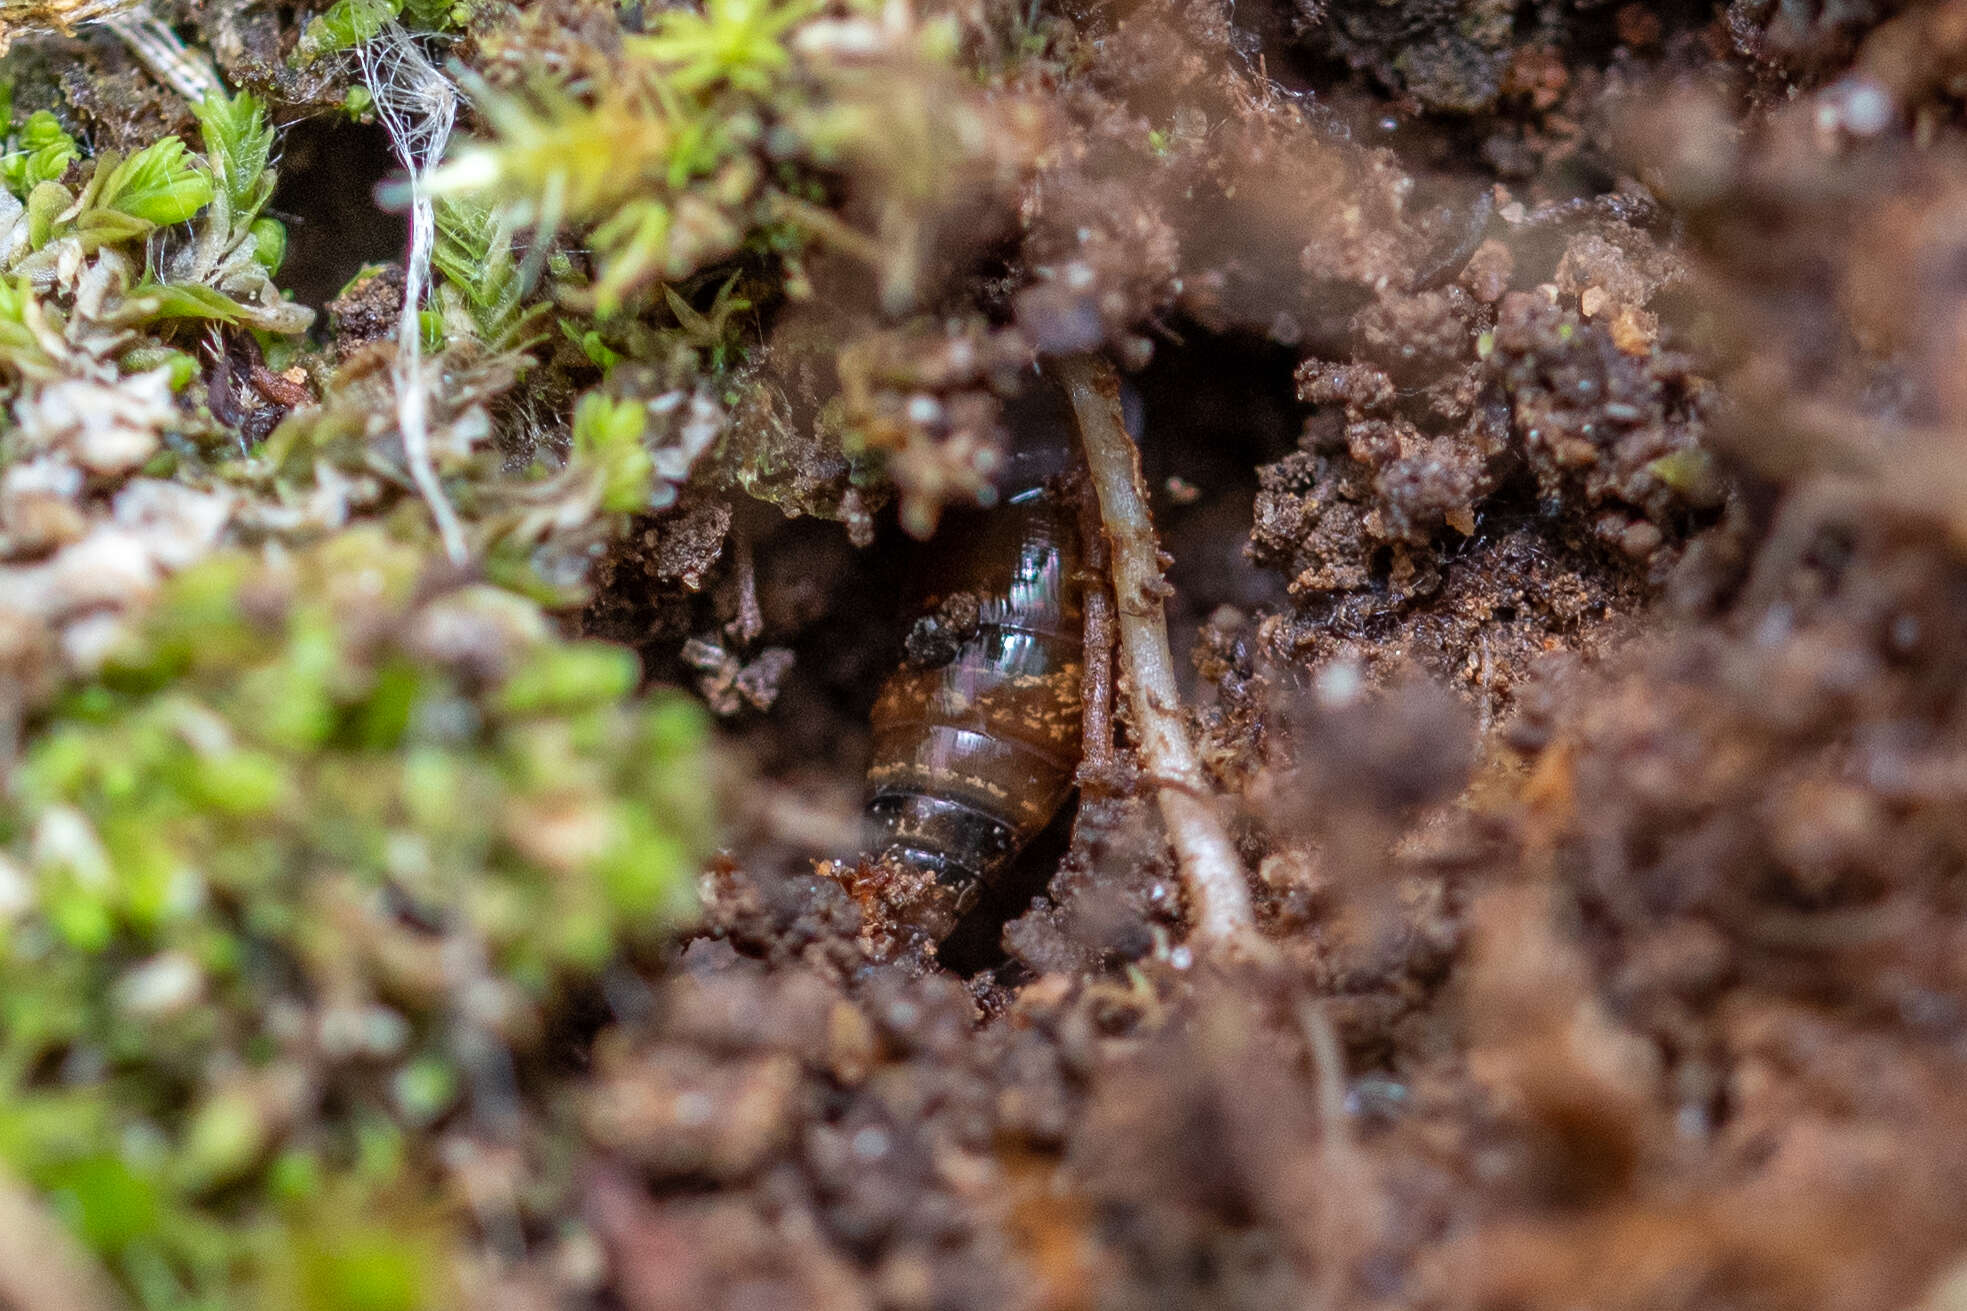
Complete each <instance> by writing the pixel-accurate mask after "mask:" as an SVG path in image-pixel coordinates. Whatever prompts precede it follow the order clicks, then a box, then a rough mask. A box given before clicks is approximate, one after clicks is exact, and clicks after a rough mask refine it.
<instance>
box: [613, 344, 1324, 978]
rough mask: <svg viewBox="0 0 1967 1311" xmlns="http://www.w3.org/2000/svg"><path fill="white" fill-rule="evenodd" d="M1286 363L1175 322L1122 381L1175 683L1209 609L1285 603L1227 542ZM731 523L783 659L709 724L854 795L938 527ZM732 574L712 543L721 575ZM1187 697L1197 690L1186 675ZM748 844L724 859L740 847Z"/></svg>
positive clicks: (1061, 829) (1016, 891) (754, 514)
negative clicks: (871, 538)
mask: <svg viewBox="0 0 1967 1311" xmlns="http://www.w3.org/2000/svg"><path fill="white" fill-rule="evenodd" d="M1177 335H1178V336H1179V339H1176V338H1177ZM1296 363H1297V355H1296V353H1295V352H1293V351H1292V350H1290V349H1289V348H1286V347H1282V346H1279V345H1276V344H1275V343H1272V342H1269V341H1267V340H1265V339H1263V338H1261V337H1246V336H1234V337H1218V336H1213V335H1210V334H1208V333H1206V332H1204V331H1203V330H1201V329H1200V328H1198V327H1196V326H1195V325H1193V324H1186V323H1185V324H1182V325H1179V327H1177V328H1176V329H1175V330H1174V331H1173V332H1171V333H1170V335H1169V338H1168V339H1167V340H1164V341H1162V342H1161V343H1159V345H1158V348H1157V351H1156V353H1155V357H1154V359H1153V360H1152V362H1151V363H1150V364H1149V365H1148V366H1147V367H1146V368H1145V369H1143V370H1141V371H1140V372H1139V373H1137V374H1134V375H1132V376H1130V377H1128V379H1127V385H1128V388H1129V393H1130V395H1129V409H1130V411H1131V412H1132V414H1133V415H1134V416H1137V417H1138V421H1139V425H1140V439H1141V448H1142V453H1143V466H1144V468H1143V471H1144V473H1145V476H1146V478H1147V482H1148V487H1149V493H1150V498H1151V505H1152V510H1153V513H1154V518H1155V523H1156V526H1157V529H1158V530H1159V533H1160V536H1161V541H1162V545H1163V547H1164V549H1165V550H1166V551H1167V552H1168V553H1169V554H1170V555H1171V556H1172V557H1173V560H1174V563H1173V565H1172V566H1171V568H1170V570H1169V578H1170V580H1171V582H1172V583H1173V585H1174V587H1175V589H1176V594H1175V597H1174V598H1173V600H1172V601H1171V603H1170V608H1169V636H1170V640H1171V643H1172V645H1173V647H1174V651H1175V656H1176V663H1177V668H1178V671H1179V672H1180V673H1181V674H1182V675H1183V676H1184V677H1189V676H1190V662H1189V653H1190V651H1191V649H1192V648H1193V645H1194V642H1195V637H1196V630H1197V628H1198V627H1199V626H1200V625H1201V624H1203V623H1204V622H1206V621H1207V619H1208V618H1209V617H1210V615H1211V614H1212V613H1213V612H1215V611H1216V610H1217V609H1218V608H1219V607H1222V606H1225V605H1229V606H1235V607H1237V608H1238V609H1240V610H1242V611H1243V612H1244V613H1246V614H1253V613H1256V612H1259V611H1261V610H1264V609H1274V608H1277V607H1279V606H1281V605H1283V604H1285V603H1286V601H1287V598H1286V596H1285V592H1284V586H1283V580H1282V579H1281V578H1280V577H1279V576H1278V575H1277V573H1276V572H1275V571H1273V570H1270V569H1266V568H1262V567H1259V566H1257V565H1255V564H1252V563H1251V562H1250V561H1249V560H1248V559H1247V558H1246V557H1245V555H1244V546H1245V544H1246V542H1247V541H1248V538H1249V532H1250V522H1251V506H1252V501H1253V499H1254V497H1255V495H1256V491H1257V469H1258V467H1259V466H1260V465H1263V464H1265V463H1268V462H1270V461H1273V460H1275V459H1278V458H1279V457H1281V456H1283V455H1284V454H1286V453H1288V452H1289V451H1291V450H1293V449H1294V448H1295V446H1296V442H1297V438H1298V435H1299V433H1300V431H1301V429H1302V426H1303V421H1304V415H1305V413H1306V409H1305V407H1304V406H1303V405H1302V404H1301V403H1300V402H1299V401H1298V400H1297V397H1296V388H1295V384H1294V382H1293V377H1292V374H1293V370H1294V367H1295V365H1296ZM1034 386H1036V384H1034ZM1068 414H1069V411H1067V410H1066V408H1065V407H1064V406H1063V404H1058V405H1053V404H1050V403H1048V402H1046V401H1045V400H1044V399H1042V398H1037V399H1034V400H1032V401H1028V402H1024V403H1020V404H1018V405H1015V406H1014V407H1013V410H1012V421H1013V423H1014V424H1019V423H1023V424H1032V423H1037V424H1041V425H1043V424H1055V423H1063V422H1067V421H1068ZM1034 416H1036V417H1034ZM1071 440H1074V441H1076V437H1075V438H1071ZM965 518H966V516H965V515H964V514H963V513H961V512H952V513H951V515H950V516H949V517H948V518H947V519H946V520H945V529H944V532H945V534H960V533H961V532H963V531H964V523H965ZM738 520H739V523H740V525H741V527H740V531H741V532H743V533H745V534H747V535H748V536H749V539H750V544H751V545H750V549H751V552H752V556H753V559H754V561H755V568H756V586H757V591H758V595H759V600H760V602H761V606H762V609H763V612H764V617H765V619H766V626H767V631H766V633H765V634H764V635H763V636H762V637H761V638H760V639H759V641H758V643H756V644H755V645H754V647H753V648H751V650H752V652H753V653H755V650H756V649H757V648H758V647H762V646H764V645H769V644H774V643H776V644H780V645H784V646H787V647H790V648H791V650H792V651H793V653H794V656H795V662H794V665H793V668H792V670H791V672H790V674H789V675H788V676H787V678H786V679H785V680H784V682H783V684H782V686H781V691H780V695H779V698H778V700H777V702H776V703H775V704H774V705H773V706H772V708H771V709H770V710H769V711H767V712H765V713H762V714H759V713H755V712H752V711H749V710H747V711H745V712H743V713H741V714H740V715H739V716H737V717H736V718H734V719H732V720H729V721H726V724H725V727H726V730H727V732H728V733H729V735H730V736H731V738H732V739H733V740H734V741H738V742H742V744H743V749H744V752H745V754H746V755H747V756H748V757H749V758H750V760H751V762H752V763H753V765H754V766H755V767H756V768H758V769H759V770H760V771H761V772H762V773H763V774H764V775H765V776H766V777H769V778H771V779H773V780H775V782H776V783H777V784H778V785H781V786H789V787H792V788H793V789H795V790H798V791H803V792H807V793H809V794H812V793H815V792H816V791H819V790H826V789H823V788H820V787H818V784H819V783H820V781H821V780H830V782H831V785H832V787H833V788H834V789H838V790H839V791H856V792H857V791H858V788H859V780H860V777H861V775H862V773H863V772H864V771H865V769H866V765H867V751H868V735H867V716H868V712H869V710H870V708H871V706H872V704H873V701H874V698H875V695H876V693H877V692H878V691H879V689H880V686H881V684H882V682H883V680H885V679H886V677H887V676H888V674H889V673H890V672H891V671H892V670H893V668H894V667H895V664H896V663H897V662H898V661H899V660H900V658H901V650H902V640H903V637H904V635H905V633H906V631H907V627H908V622H909V620H910V619H911V618H912V615H911V613H910V602H909V599H908V598H909V597H911V596H912V595H914V594H915V592H916V589H917V586H918V583H917V580H919V579H920V578H921V577H922V576H923V574H924V572H925V571H928V572H931V573H933V571H934V570H935V569H936V568H937V560H938V557H939V554H941V553H946V552H947V551H948V550H949V549H950V546H949V540H950V539H949V537H948V536H939V537H936V538H931V539H930V540H929V541H927V542H916V541H913V540H912V539H910V538H908V537H907V536H906V535H905V534H904V533H902V531H901V530H900V528H899V526H898V525H897V524H896V523H895V521H894V516H893V513H892V512H890V513H889V514H887V515H885V516H883V519H882V522H881V523H880V525H879V530H878V533H877V539H876V541H875V543H874V544H873V545H872V546H871V547H869V548H868V549H866V550H863V551H856V550H854V549H852V548H851V547H850V546H849V545H848V544H847V542H846V534H845V531H844V530H843V529H842V528H840V527H839V526H838V525H835V524H829V523H823V522H821V521H818V520H813V519H802V520H795V521H786V520H783V519H781V518H780V517H779V516H778V515H777V514H775V513H772V512H770V511H769V510H767V509H766V508H765V507H763V506H761V505H752V506H741V507H740V513H739V515H738ZM972 522H973V521H972ZM731 569H732V566H731V562H730V557H729V556H728V555H727V557H726V560H725V562H724V564H723V565H721V566H720V573H722V574H726V575H728V574H729V573H730V572H731ZM728 585H729V584H728V583H720V582H713V583H711V584H709V585H708V586H707V587H706V589H705V594H704V596H703V597H702V605H701V607H700V608H701V613H700V614H699V615H698V617H697V619H696V621H695V622H696V624H697V625H698V627H699V629H700V630H702V631H704V632H711V633H714V632H715V631H716V627H715V626H716V623H717V622H718V620H719V619H720V618H721V615H718V614H713V611H716V610H717V609H718V607H717V606H716V605H715V604H714V602H713V597H712V594H714V593H716V592H718V590H719V588H720V587H728ZM645 657H647V658H648V659H649V663H650V664H651V667H652V669H653V670H654V671H656V672H657V673H658V676H664V675H671V676H676V677H678V680H679V681H683V682H685V683H687V682H689V681H690V676H689V675H688V674H687V672H685V671H684V670H682V669H681V668H676V669H671V668H669V667H668V665H669V664H670V663H671V662H667V661H665V660H664V659H663V658H662V657H661V655H660V654H658V652H656V651H655V650H650V651H646V652H645ZM1187 691H1188V694H1189V695H1197V694H1198V690H1197V689H1195V688H1193V687H1190V688H1188V689H1187ZM1201 694H1203V695H1206V694H1207V689H1201ZM836 794H837V793H836ZM1072 811H1073V808H1072V806H1071V805H1070V804H1069V805H1068V806H1067V807H1065V809H1064V810H1063V812H1062V813H1061V814H1060V815H1059V816H1058V817H1057V818H1056V819H1055V821H1054V823H1053V824H1052V825H1051V826H1050V827H1049V828H1048V829H1047V830H1046V831H1045V833H1044V834H1043V835H1042V836H1041V837H1040V838H1038V839H1037V840H1035V841H1034V842H1033V843H1032V844H1031V846H1029V847H1028V848H1027V849H1026V850H1025V852H1024V853H1023V854H1022V855H1021V856H1020V857H1019V859H1018V861H1017V862H1016V863H1015V865H1014V866H1013V867H1012V868H1011V869H1010V870H1008V871H1006V873H1005V875H1004V876H1003V878H1002V879H1001V880H1000V883H999V886H998V888H997V889H996V890H995V891H994V892H993V893H992V894H990V895H989V896H987V897H986V898H985V900H984V902H983V904H981V905H980V906H979V907H978V908H977V910H976V911H975V912H974V913H973V914H972V915H971V916H970V917H968V919H967V920H966V922H965V923H964V924H963V926H961V928H960V929H959V930H958V933H957V936H956V937H954V938H953V939H951V941H950V942H948V943H947V944H945V947H944V950H943V952H942V957H943V960H944V961H945V962H946V963H947V964H948V965H949V966H950V968H951V969H953V970H955V971H957V972H958V973H961V974H964V975H974V974H976V973H979V972H985V971H991V970H997V969H1001V968H1003V967H1005V965H1006V959H1007V958H1006V956H1005V952H1004V950H1003V947H1002V945H1001V941H1000V935H1001V932H1002V928H1003V925H1004V923H1005V922H1006V921H1007V920H1010V919H1013V918H1016V917H1017V916H1019V915H1021V914H1023V913H1024V912H1025V911H1026V910H1027V909H1028V908H1029V907H1030V905H1031V901H1032V899H1033V898H1034V897H1036V896H1038V895H1040V894H1042V893H1043V892H1044V891H1045V888H1046V886H1047V884H1048V883H1049V882H1050V880H1051V877H1052V874H1053V872H1054V871H1055V870H1056V869H1057V866H1058V862H1059V860H1060V858H1061V857H1062V856H1063V855H1064V854H1065V851H1066V849H1067V844H1068V840H1069V837H1070V833H1071V816H1072ZM747 854H748V853H739V855H740V859H741V860H742V859H745V858H746V855H747ZM761 854H762V853H761ZM837 854H841V855H846V854H848V853H844V852H842V853H837Z"/></svg>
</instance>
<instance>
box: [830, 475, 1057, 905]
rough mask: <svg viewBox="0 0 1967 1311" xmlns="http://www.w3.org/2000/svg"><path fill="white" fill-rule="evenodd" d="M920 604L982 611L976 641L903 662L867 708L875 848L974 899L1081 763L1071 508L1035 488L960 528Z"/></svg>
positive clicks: (949, 531) (964, 900)
mask: <svg viewBox="0 0 1967 1311" xmlns="http://www.w3.org/2000/svg"><path fill="white" fill-rule="evenodd" d="M953 534H956V535H967V538H968V540H963V539H962V537H961V536H959V537H958V540H956V541H955V542H954V543H953V544H952V547H951V550H950V553H949V554H948V555H945V556H943V557H941V563H942V564H943V566H944V567H946V568H947V569H948V573H946V574H943V575H942V577H941V580H940V581H941V584H942V585H941V587H940V588H939V589H938V592H937V593H936V594H935V595H931V596H929V597H927V598H926V599H925V603H924V608H925V610H927V609H933V608H934V606H935V605H936V604H937V603H938V602H939V601H940V600H941V598H942V597H944V596H947V595H949V594H950V593H953V592H958V591H963V592H968V593H970V595H971V596H973V597H974V598H975V599H976V601H977V602H978V623H977V629H976V632H975V633H974V634H973V635H970V636H968V637H967V638H965V639H964V640H963V641H962V642H961V644H960V645H959V646H958V647H957V649H956V653H955V657H954V658H953V659H951V660H950V661H949V662H948V663H947V664H943V665H940V666H937V667H934V668H915V667H911V666H907V665H904V666H902V667H901V668H899V669H897V670H896V671H895V673H894V674H893V675H891V676H890V677H889V679H888V681H887V683H886V684H885V685H884V686H883V687H882V689H881V695H880V697H879V698H878V699H877V700H876V701H875V704H874V710H873V714H872V715H871V726H872V728H873V731H874V754H873V760H872V763H871V764H870V765H869V767H868V814H869V817H870V819H871V821H872V823H873V825H874V827H875V830H876V843H877V845H878V846H880V847H881V848H883V849H884V850H888V851H892V852H895V853H897V854H899V855H901V856H902V857H903V858H904V859H907V860H909V861H911V862H913V863H916V864H918V865H920V866H923V867H925V868H928V869H931V870H933V871H934V872H935V873H936V874H937V875H938V877H939V878H940V879H941V881H942V882H943V883H945V884H946V885H947V886H949V887H950V888H951V890H952V891H953V892H954V893H955V894H956V898H957V903H958V908H959V909H967V907H968V906H969V905H970V904H972V903H973V902H974V901H975V899H976V896H977V894H978V892H979V891H980V890H981V886H982V884H983V883H985V882H987V881H989V880H990V879H992V878H993V877H994V876H995V875H996V874H997V873H998V872H999V871H1000V870H1001V869H1002V868H1003V867H1004V865H1006V864H1007V863H1009V861H1010V860H1011V858H1012V857H1013V856H1015V855H1016V854H1017V852H1018V851H1019V849H1021V848H1022V847H1023V846H1024V845H1025V844H1026V843H1027V842H1029V841H1030V840H1031V839H1032V838H1033V837H1034V836H1036V835H1037V833H1038V832H1039V830H1041V829H1043V828H1044V827H1045V826H1046V824H1048V823H1050V822H1051V819H1052V816H1053V815H1055V814H1057V813H1058V810H1059V807H1060V806H1061V805H1063V804H1064V802H1065V800H1066V798H1067V797H1068V796H1069V795H1070V794H1071V791H1072V777H1073V772H1074V770H1076V769H1077V768H1078V765H1079V750H1080V741H1079V734H1080V697H1081V687H1080V678H1081V668H1082V665H1083V662H1084V657H1083V651H1082V643H1083V634H1082V631H1081V627H1082V622H1083V621H1082V616H1081V609H1080V597H1081V586H1082V584H1081V582H1080V576H1079V575H1080V564H1081V551H1080V540H1079V518H1078V507H1077V503H1076V500H1075V499H1074V498H1073V497H1071V496H1070V495H1067V494H1063V493H1061V492H1060V491H1059V490H1058V489H1057V488H1056V487H1050V488H1038V489H1035V490H1033V491H1031V492H1028V493H1026V494H1025V495H1024V496H1021V497H1018V498H1015V499H1013V500H1012V502H1011V503H1010V504H1007V505H1004V506H1002V507H1000V508H998V509H996V510H993V511H990V512H989V513H988V514H985V515H982V516H980V517H978V518H977V519H974V520H971V521H970V522H966V523H960V524H959V523H952V524H950V525H947V526H946V528H945V532H944V533H943V534H939V540H940V538H941V537H943V536H950V535H953Z"/></svg>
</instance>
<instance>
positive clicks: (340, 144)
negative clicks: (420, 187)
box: [270, 116, 409, 309]
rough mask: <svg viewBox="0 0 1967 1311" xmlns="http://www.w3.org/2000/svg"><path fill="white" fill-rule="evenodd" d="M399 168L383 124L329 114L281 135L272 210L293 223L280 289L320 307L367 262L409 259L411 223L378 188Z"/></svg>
mask: <svg viewBox="0 0 1967 1311" xmlns="http://www.w3.org/2000/svg"><path fill="white" fill-rule="evenodd" d="M397 171H398V169H397V164H396V157H395V156H394V155H393V154H391V153H390V148H389V137H388V135H387V134H386V133H384V132H383V130H382V128H380V127H378V126H374V125H364V124H361V123H351V122H349V121H348V120H347V119H345V118H341V117H339V116H323V117H318V118H305V119H301V120H300V121H299V122H296V123H293V124H291V125H289V126H288V127H287V128H286V130H285V131H284V132H283V133H282V134H281V138H280V182H279V186H278V189H277V190H275V191H274V193H273V203H272V205H271V207H270V208H271V210H272V212H273V214H274V216H275V217H277V218H278V219H280V221H281V222H283V223H285V224H286V225H287V261H286V263H285V264H283V265H282V266H281V268H280V285H281V286H283V287H286V288H289V289H291V290H292V291H293V293H294V298H295V299H296V300H298V301H300V302H301V303H302V304H304V305H312V306H314V307H315V308H316V309H319V308H321V307H322V306H324V305H326V304H327V303H328V302H329V301H330V300H333V299H334V297H335V293H336V292H338V291H340V290H341V289H342V288H343V287H344V286H345V285H347V283H348V281H349V279H350V278H353V277H354V276H355V275H356V274H357V273H359V272H361V271H362V268H363V267H364V266H365V265H369V264H380V263H384V262H386V261H390V260H401V259H402V258H403V255H404V252H405V251H406V250H407V249H408V247H409V224H408V222H407V220H406V218H405V216H404V215H402V214H392V213H389V212H388V211H386V210H384V209H383V208H382V207H381V206H380V205H378V204H377V203H376V186H377V184H379V183H381V182H382V181H383V180H384V179H385V178H388V177H389V176H391V175H392V174H393V173H395V172H397Z"/></svg>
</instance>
